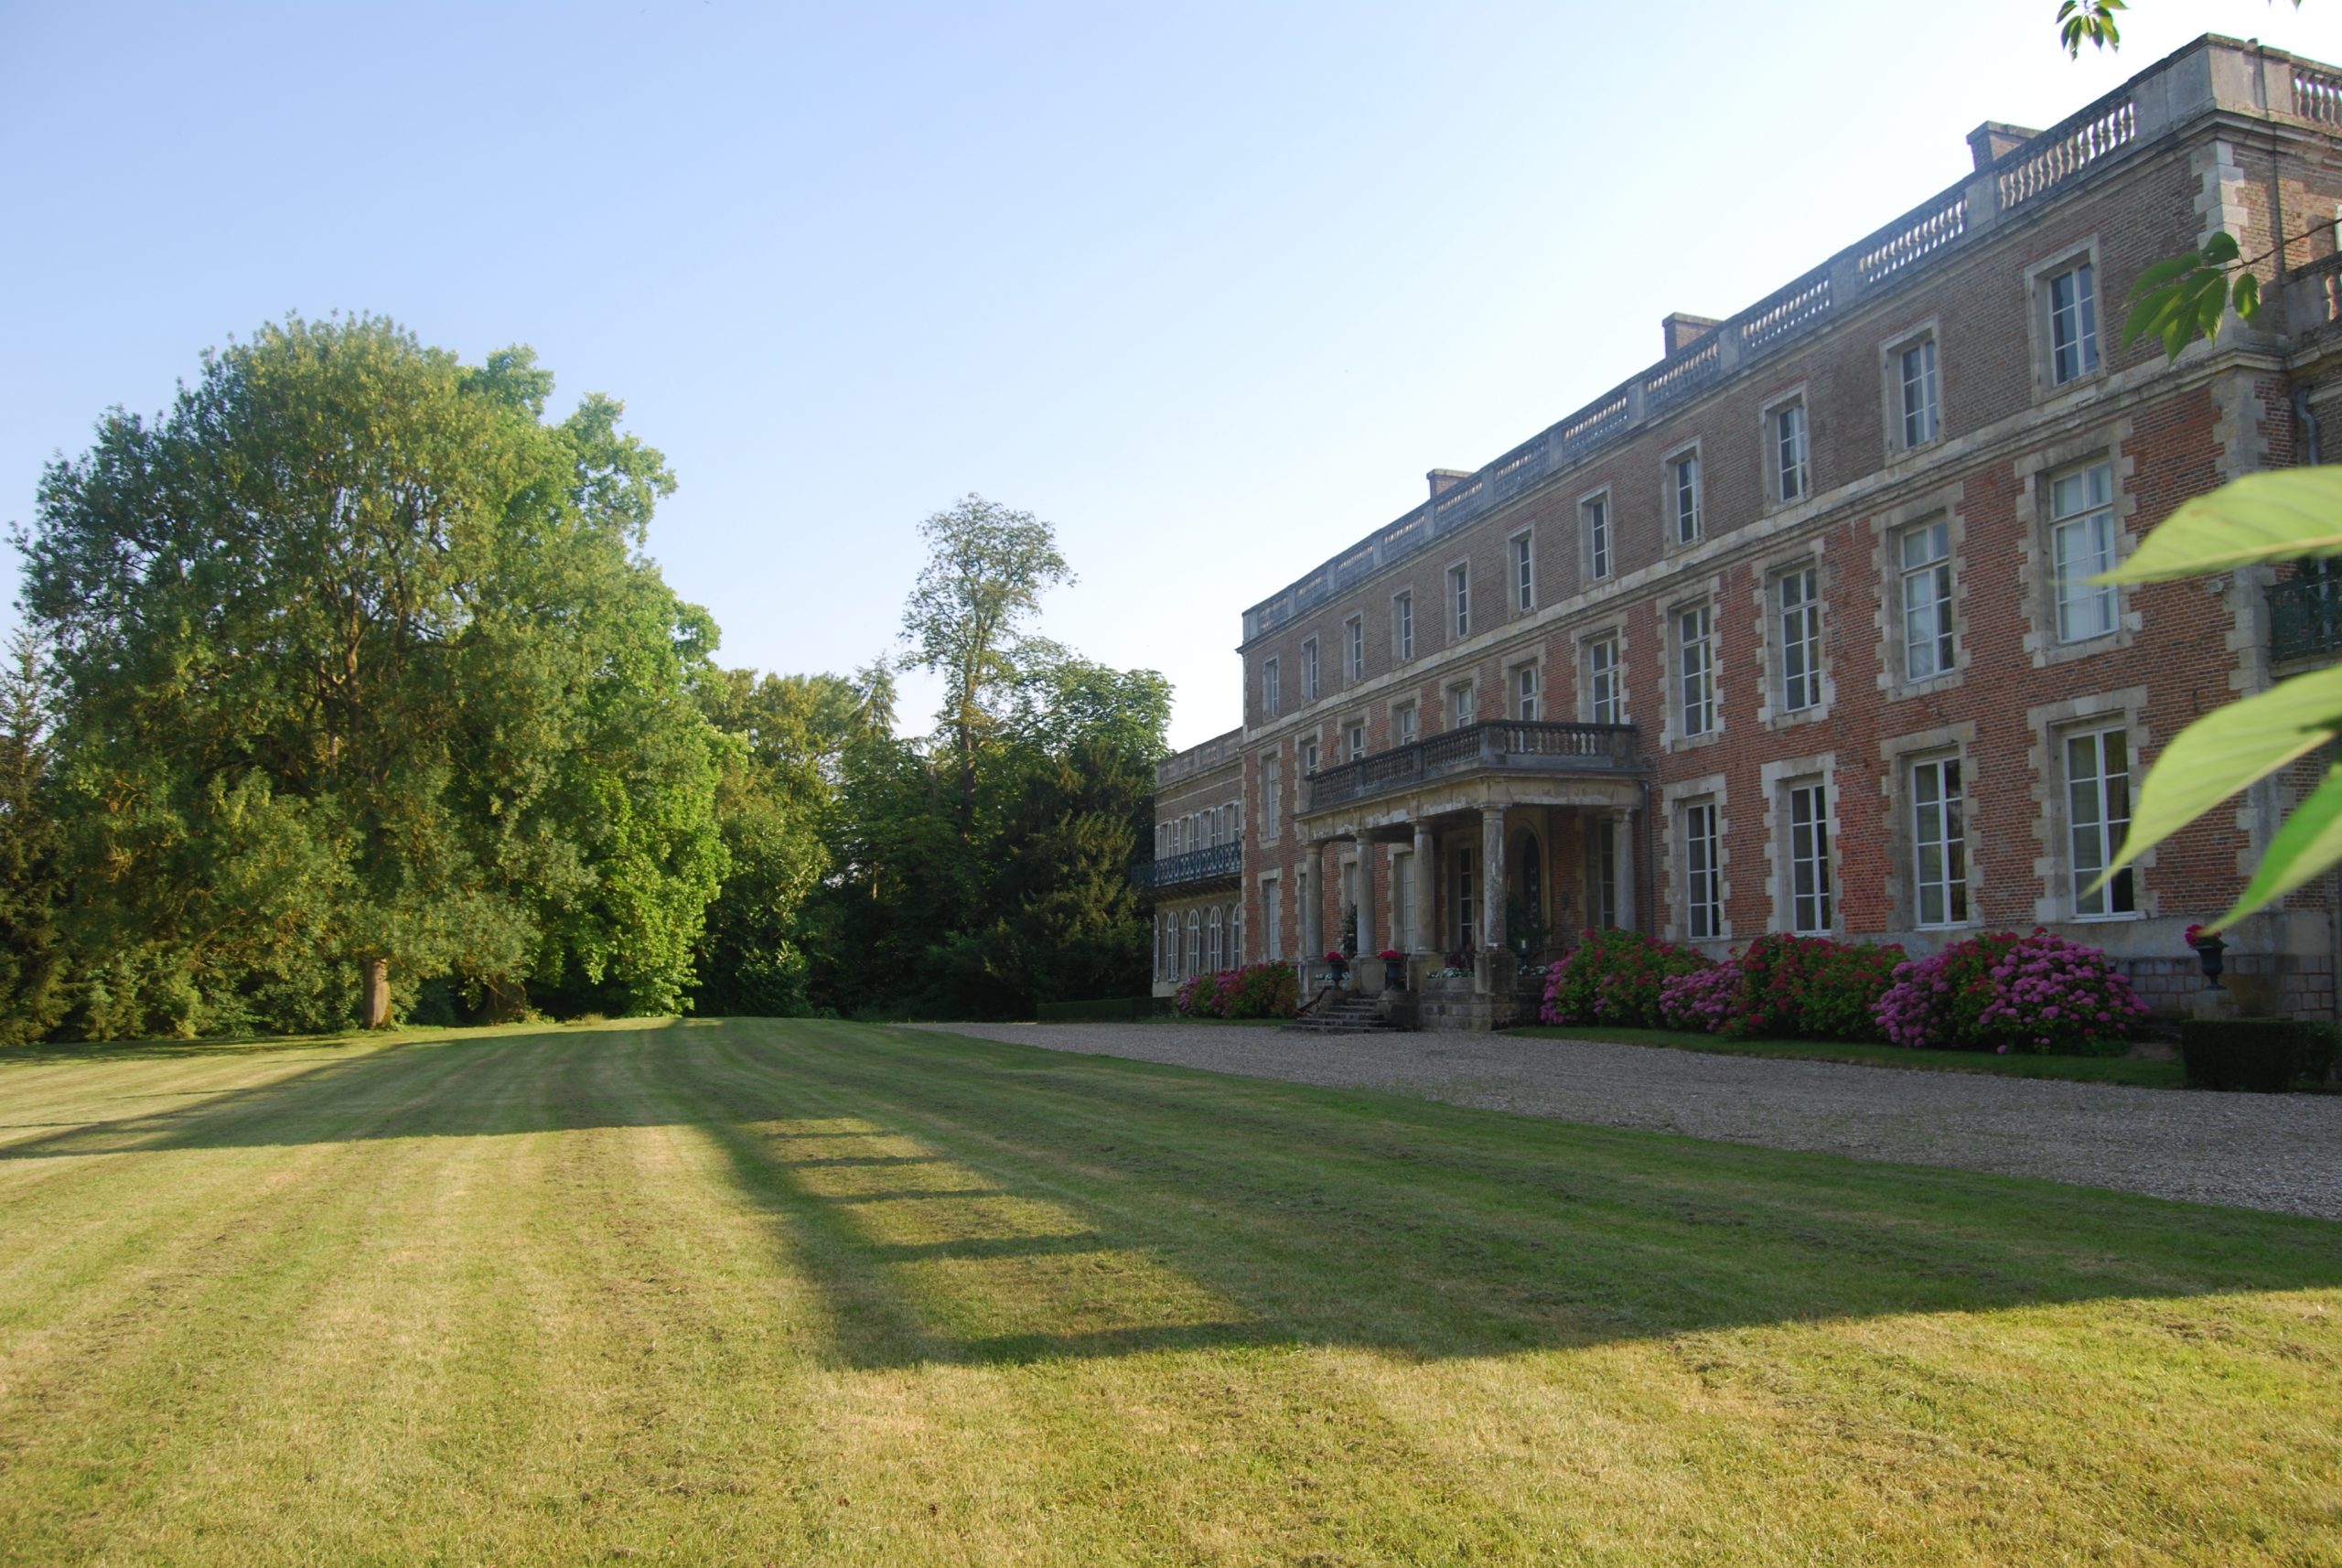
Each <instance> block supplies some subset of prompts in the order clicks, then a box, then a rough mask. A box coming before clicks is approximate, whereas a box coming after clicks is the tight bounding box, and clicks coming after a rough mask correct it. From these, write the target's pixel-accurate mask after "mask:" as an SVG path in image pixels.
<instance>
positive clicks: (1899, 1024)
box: [1877, 926, 2147, 1056]
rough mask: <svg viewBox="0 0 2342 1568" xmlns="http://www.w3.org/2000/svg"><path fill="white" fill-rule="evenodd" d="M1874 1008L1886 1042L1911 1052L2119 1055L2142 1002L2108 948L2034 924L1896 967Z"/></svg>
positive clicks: (1986, 935) (2142, 1007)
mask: <svg viewBox="0 0 2342 1568" xmlns="http://www.w3.org/2000/svg"><path fill="white" fill-rule="evenodd" d="M1877 1014H1878V1021H1879V1024H1880V1025H1881V1026H1883V1027H1884V1028H1885V1031H1886V1037H1887V1038H1888V1039H1889V1040H1890V1041H1892V1042H1893V1043H1894V1044H1896V1045H1898V1046H1905V1047H1910V1048H1912V1049H1915V1050H1922V1049H1924V1050H1951V1051H2002V1052H2007V1051H2022V1052H2051V1053H2057V1054H2061V1055H2068V1056H2119V1055H2121V1054H2122V1051H2123V1050H2124V1049H2125V1048H2126V1047H2127V1046H2128V1045H2129V1042H2130V1039H2131V1036H2133V1034H2135V1033H2136V1032H2137V1030H2138V1026H2139V1025H2140V1023H2141V1022H2142V1021H2143V1019H2144V1018H2145V1017H2146V1015H2147V1004H2145V1003H2143V1002H2142V1001H2140V1000H2139V998H2138V995H2137V993H2134V992H2133V990H2132V989H2131V982H2130V980H2129V979H2128V978H2127V977H2126V976H2125V975H2124V974H2123V973H2122V971H2121V970H2119V969H2117V968H2116V967H2115V966H2114V961H2112V960H2111V959H2110V958H2108V957H2107V956H2106V954H2105V953H2103V952H2101V951H2100V950H2098V949H2097V948H2094V947H2090V946H2088V945H2086V944H2085V943H2081V942H2077V941H2070V940H2067V939H2066V938H2064V937H2061V936H2058V935H2057V933H2055V932H2053V931H2048V930H2045V929H2042V928H2040V927H2038V926H2036V927H2035V928H2034V929H2033V933H2032V934H2031V935H2030V936H2024V937H2020V936H2018V935H2016V934H2015V933H2014V932H2011V931H1988V932H1986V933H1984V934H1983V935H1982V936H1975V937H1971V938H1969V939H1968V940H1966V941H1963V942H1955V943H1953V944H1952V945H1951V946H1950V947H1948V948H1946V949H1944V950H1942V951H1941V952H1939V953H1938V954H1936V955H1935V956H1934V957H1933V958H1929V959H1922V960H1920V961H1917V962H1913V963H1906V964H1902V965H1900V966H1898V967H1897V968H1896V971H1895V983H1894V985H1893V986H1892V987H1890V988H1889V989H1888V991H1887V993H1886V994H1885V995H1884V996H1882V997H1881V998H1880V999H1879V1003H1878V1009H1877Z"/></svg>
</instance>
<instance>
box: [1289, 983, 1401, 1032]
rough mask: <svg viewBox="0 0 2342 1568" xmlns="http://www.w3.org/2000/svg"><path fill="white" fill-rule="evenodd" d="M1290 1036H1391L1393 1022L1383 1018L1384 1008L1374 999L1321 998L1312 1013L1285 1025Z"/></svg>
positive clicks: (1347, 995)
mask: <svg viewBox="0 0 2342 1568" xmlns="http://www.w3.org/2000/svg"><path fill="white" fill-rule="evenodd" d="M1284 1032H1285V1033H1287V1034H1303V1035H1387V1034H1390V1033H1391V1032H1392V1031H1391V1024H1390V1021H1389V1020H1388V1019H1386V1018H1384V1017H1383V1016H1382V1008H1381V1005H1380V1004H1379V1003H1377V1002H1376V1001H1375V1000H1374V998H1373V997H1371V996H1360V995H1358V994H1357V993H1338V994H1336V995H1331V996H1325V995H1321V996H1320V997H1318V999H1317V1001H1316V1004H1314V1005H1313V1006H1312V1007H1311V1008H1310V1009H1309V1011H1308V1012H1306V1013H1305V1014H1303V1015H1301V1016H1300V1017H1298V1018H1295V1020H1294V1021H1293V1022H1292V1023H1290V1024H1287V1025H1286V1026H1284Z"/></svg>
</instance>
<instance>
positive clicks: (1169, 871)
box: [1131, 843, 1244, 893]
mask: <svg viewBox="0 0 2342 1568" xmlns="http://www.w3.org/2000/svg"><path fill="white" fill-rule="evenodd" d="M1243 873H1244V846H1243V845H1242V844H1241V843H1222V844H1214V845H1213V846H1212V847H1211V848H1209V849H1198V850H1190V851H1189V852H1188V853H1187V854H1175V855H1172V856H1170V857H1168V858H1167V859H1164V860H1143V861H1140V862H1139V863H1138V864H1137V865H1133V866H1132V867H1131V886H1133V887H1135V888H1137V889H1138V890H1139V891H1140V892H1142V893H1144V892H1150V891H1152V892H1157V893H1160V892H1165V891H1167V890H1169V889H1171V888H1175V887H1185V886H1190V885H1192V884H1195V883H1200V882H1209V881H1213V880H1215V879H1232V878H1234V877H1238V876H1241V875H1243Z"/></svg>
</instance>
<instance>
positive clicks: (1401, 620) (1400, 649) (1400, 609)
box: [1391, 589, 1415, 661]
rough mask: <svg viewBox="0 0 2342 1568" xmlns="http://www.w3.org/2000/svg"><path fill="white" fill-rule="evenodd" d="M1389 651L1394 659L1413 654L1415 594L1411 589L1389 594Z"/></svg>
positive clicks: (1411, 656) (1408, 657)
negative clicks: (1401, 592)
mask: <svg viewBox="0 0 2342 1568" xmlns="http://www.w3.org/2000/svg"><path fill="white" fill-rule="evenodd" d="M1414 656H1415V596H1414V591H1413V589H1409V590H1408V591H1407V592H1405V593H1403V594H1393V595H1391V658H1392V660H1394V661H1404V660H1410V659H1413V657H1414Z"/></svg>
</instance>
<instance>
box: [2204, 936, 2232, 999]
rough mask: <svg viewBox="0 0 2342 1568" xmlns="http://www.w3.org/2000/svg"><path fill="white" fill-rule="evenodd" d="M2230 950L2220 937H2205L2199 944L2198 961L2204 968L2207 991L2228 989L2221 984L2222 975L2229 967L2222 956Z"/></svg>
mask: <svg viewBox="0 0 2342 1568" xmlns="http://www.w3.org/2000/svg"><path fill="white" fill-rule="evenodd" d="M2228 950H2229V944H2228V943H2226V942H2224V941H2222V940H2220V939H2219V938H2218V937H2205V938H2203V939H2201V940H2198V941H2197V944H2196V961H2197V962H2198V963H2201V964H2202V965H2203V966H2204V989H2205V990H2207V991H2220V990H2224V989H2226V988H2225V987H2224V986H2222V985H2221V984H2220V973H2221V972H2222V971H2223V970H2225V969H2226V968H2227V967H2228V965H2227V963H2226V962H2225V961H2223V960H2222V959H2221V957H2220V955H2221V954H2222V953H2224V952H2226V951H2228Z"/></svg>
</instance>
